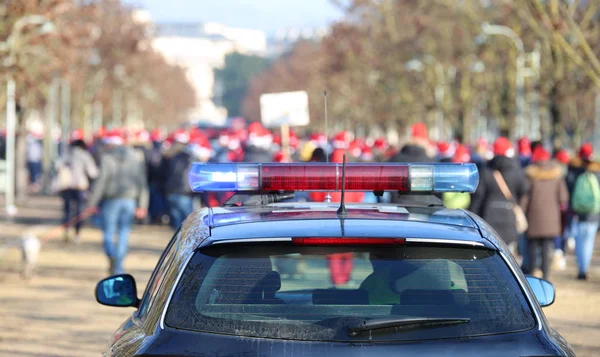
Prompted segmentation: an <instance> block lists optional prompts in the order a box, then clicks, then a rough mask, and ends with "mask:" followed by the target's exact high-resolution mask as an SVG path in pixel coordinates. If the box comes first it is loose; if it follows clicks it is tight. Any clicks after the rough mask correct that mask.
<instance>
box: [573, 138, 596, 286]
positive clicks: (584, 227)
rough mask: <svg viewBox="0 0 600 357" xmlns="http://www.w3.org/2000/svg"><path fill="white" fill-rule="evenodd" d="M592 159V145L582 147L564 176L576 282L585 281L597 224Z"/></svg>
mask: <svg viewBox="0 0 600 357" xmlns="http://www.w3.org/2000/svg"><path fill="white" fill-rule="evenodd" d="M592 155H593V147H592V145H591V144H590V143H586V144H584V145H582V146H581V148H580V149H579V155H578V157H577V158H575V159H573V160H572V161H571V163H570V164H569V169H568V173H567V186H568V188H569V191H570V193H571V201H570V206H569V208H570V210H571V212H572V213H573V222H572V223H571V227H572V232H573V235H574V236H575V256H576V258H577V267H578V268H579V274H578V276H577V279H579V280H586V279H587V277H588V276H587V273H588V269H589V267H590V263H591V261H592V255H593V253H594V241H595V239H596V233H597V231H598V223H599V222H600V164H599V163H596V162H593V161H592Z"/></svg>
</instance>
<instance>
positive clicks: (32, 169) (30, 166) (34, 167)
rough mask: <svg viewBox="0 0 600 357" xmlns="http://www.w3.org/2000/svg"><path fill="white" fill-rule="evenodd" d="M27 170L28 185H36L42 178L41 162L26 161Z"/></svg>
mask: <svg viewBox="0 0 600 357" xmlns="http://www.w3.org/2000/svg"><path fill="white" fill-rule="evenodd" d="M27 170H28V171H29V183H37V182H38V181H39V180H40V179H41V178H42V173H43V170H42V163H41V162H37V161H27Z"/></svg>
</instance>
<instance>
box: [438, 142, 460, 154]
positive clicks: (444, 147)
mask: <svg viewBox="0 0 600 357" xmlns="http://www.w3.org/2000/svg"><path fill="white" fill-rule="evenodd" d="M437 149H438V152H439V154H440V156H441V157H443V158H447V157H452V156H454V152H455V151H456V149H455V147H454V145H452V144H450V143H449V142H446V141H440V142H438V143H437Z"/></svg>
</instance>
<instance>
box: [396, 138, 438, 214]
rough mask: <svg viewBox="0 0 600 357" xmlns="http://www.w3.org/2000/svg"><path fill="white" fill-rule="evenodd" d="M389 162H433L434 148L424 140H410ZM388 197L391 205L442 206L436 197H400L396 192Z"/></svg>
mask: <svg viewBox="0 0 600 357" xmlns="http://www.w3.org/2000/svg"><path fill="white" fill-rule="evenodd" d="M390 162H413V163H414V162H435V148H434V147H433V146H431V145H430V144H429V142H427V141H426V140H423V139H412V140H411V141H409V142H408V143H406V145H404V146H403V147H402V149H401V150H400V151H399V152H398V153H397V154H396V155H394V156H393V157H392V158H391V159H390ZM390 196H391V202H392V203H396V204H401V205H406V206H410V205H414V204H416V205H423V204H433V205H436V204H438V205H442V204H443V203H442V201H441V200H439V199H437V198H436V197H429V196H411V195H401V194H399V193H398V192H391V193H390Z"/></svg>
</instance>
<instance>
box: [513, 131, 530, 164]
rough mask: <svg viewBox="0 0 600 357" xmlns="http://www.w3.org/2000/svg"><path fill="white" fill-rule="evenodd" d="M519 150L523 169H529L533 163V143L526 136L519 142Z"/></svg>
mask: <svg viewBox="0 0 600 357" xmlns="http://www.w3.org/2000/svg"><path fill="white" fill-rule="evenodd" d="M517 150H518V154H519V162H520V163H521V167H523V168H524V167H527V166H528V165H529V164H530V163H531V155H532V150H533V148H532V147H531V142H530V141H529V138H527V137H526V136H524V137H522V138H521V139H519V140H518V141H517Z"/></svg>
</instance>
